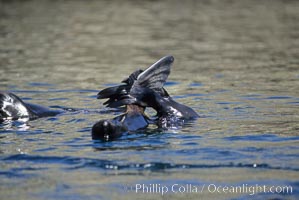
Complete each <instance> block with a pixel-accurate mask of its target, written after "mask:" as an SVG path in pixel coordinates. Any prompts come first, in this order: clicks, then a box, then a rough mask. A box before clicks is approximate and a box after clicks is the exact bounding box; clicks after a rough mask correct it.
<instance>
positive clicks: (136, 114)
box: [91, 105, 150, 141]
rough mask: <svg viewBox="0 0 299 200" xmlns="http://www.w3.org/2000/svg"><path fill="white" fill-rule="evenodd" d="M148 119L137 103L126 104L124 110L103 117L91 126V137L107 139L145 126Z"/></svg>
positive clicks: (148, 121)
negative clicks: (111, 115)
mask: <svg viewBox="0 0 299 200" xmlns="http://www.w3.org/2000/svg"><path fill="white" fill-rule="evenodd" d="M149 123H150V119H149V118H148V117H147V116H146V115H145V113H144V108H143V107H141V106H137V105H127V106H126V112H125V113H124V114H121V115H119V116H117V117H115V118H113V119H104V120H100V121H98V122H97V123H95V124H94V125H93V127H92V130H91V133H92V139H93V140H102V141H109V140H113V139H116V138H119V137H121V136H122V135H124V134H126V133H130V132H132V131H137V130H139V129H143V128H146V127H147V126H148V124H149Z"/></svg>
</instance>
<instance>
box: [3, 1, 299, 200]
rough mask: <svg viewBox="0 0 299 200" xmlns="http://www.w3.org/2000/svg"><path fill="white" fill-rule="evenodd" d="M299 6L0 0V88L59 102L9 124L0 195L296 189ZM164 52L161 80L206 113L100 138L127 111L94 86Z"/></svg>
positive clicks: (188, 194)
mask: <svg viewBox="0 0 299 200" xmlns="http://www.w3.org/2000/svg"><path fill="white" fill-rule="evenodd" d="M298 9H299V2H297V1H282V0H281V1H279V0H274V1H257V0H254V1H249V0H245V1H228V0H225V1H213V0H207V1H191V0H188V1H184V2H181V1H134V0H126V1H82V0H77V1H46V0H45V1H37V0H36V1H34V0H33V1H31V0H28V1H1V2H0V90H5V91H11V92H13V93H15V94H16V95H18V96H20V97H21V98H22V99H23V100H24V101H25V102H29V103H34V104H39V105H43V106H47V107H49V108H51V109H57V110H61V111H62V113H61V114H59V115H57V116H54V117H45V118H39V119H37V120H33V121H29V122H26V123H24V122H10V123H3V124H0V160H1V161H0V199H11V200H13V199H18V200H19V199H32V200H35V199H72V200H73V199H74V200H76V199H84V198H85V199H298V197H299V192H298V191H299V159H298V158H299V92H298V91H299V53H298V52H299V24H298V20H299V14H298ZM164 55H173V56H174V57H175V62H174V65H173V67H172V70H171V74H170V76H169V78H168V82H167V83H166V85H165V88H166V89H167V91H168V92H169V93H170V95H171V96H172V97H173V98H174V99H175V100H176V101H178V102H180V103H183V104H185V105H188V106H190V107H192V108H193V109H194V110H196V111H197V112H198V114H199V115H200V118H199V119H197V120H196V121H194V122H190V123H186V124H185V126H183V127H178V128H176V129H170V130H165V131H161V130H157V128H156V127H155V126H154V125H150V126H149V127H148V128H147V129H146V130H141V131H138V132H136V133H133V134H130V135H125V136H123V137H121V138H119V139H117V140H115V141H111V142H100V141H93V140H92V139H91V127H92V125H93V124H94V123H95V122H96V121H98V120H100V119H107V118H113V117H115V116H116V115H118V114H120V113H119V112H118V111H116V110H113V109H108V108H106V107H104V106H103V105H102V103H103V102H104V101H101V100H97V99H96V94H97V92H99V91H100V90H101V89H103V88H105V87H107V86H111V85H114V84H118V83H120V81H121V80H123V79H124V78H125V77H126V76H127V75H129V74H130V73H131V72H133V71H134V70H136V69H138V68H141V69H145V68H146V67H148V66H149V65H151V64H152V63H154V62H155V61H156V60H158V59H159V58H161V57H163V56H164ZM148 112H149V114H151V115H152V114H154V112H153V110H151V109H149V110H148Z"/></svg>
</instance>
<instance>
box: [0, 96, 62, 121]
mask: <svg viewBox="0 0 299 200" xmlns="http://www.w3.org/2000/svg"><path fill="white" fill-rule="evenodd" d="M61 112H62V111H59V110H50V109H48V108H46V107H43V106H40V105H35V104H30V103H25V102H24V101H22V100H21V98H19V97H18V96H17V95H15V94H13V93H10V92H2V91H0V122H3V121H5V120H23V121H27V120H33V119H36V118H39V117H47V116H54V115H57V114H59V113H61Z"/></svg>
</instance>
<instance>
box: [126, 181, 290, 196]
mask: <svg viewBox="0 0 299 200" xmlns="http://www.w3.org/2000/svg"><path fill="white" fill-rule="evenodd" d="M124 189H125V191H126V192H133V193H136V194H160V195H165V194H170V193H172V194H184V193H186V194H187V193H204V192H205V193H206V192H208V193H211V194H229V193H231V194H249V195H255V194H258V193H264V194H292V193H293V187H292V186H290V185H282V186H279V185H272V186H271V185H260V184H254V185H250V184H241V185H221V184H213V183H210V184H202V185H196V184H176V183H175V184H172V185H164V184H155V183H153V184H139V183H137V184H134V185H131V186H125V187H124Z"/></svg>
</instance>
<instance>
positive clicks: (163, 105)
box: [98, 56, 199, 128]
mask: <svg viewBox="0 0 299 200" xmlns="http://www.w3.org/2000/svg"><path fill="white" fill-rule="evenodd" d="M173 61H174V58H173V56H165V57H163V58H161V59H160V60H158V61H157V62H156V63H154V64H153V65H152V66H150V67H149V68H147V69H146V70H144V71H143V70H137V71H135V72H133V73H132V74H131V75H130V76H129V77H128V78H127V79H125V80H124V81H123V83H124V84H122V85H119V86H114V87H109V88H106V89H104V90H102V91H100V92H99V94H98V98H99V99H103V98H108V100H107V101H106V102H104V105H107V106H108V107H119V106H123V105H138V106H141V107H152V108H153V109H155V110H156V112H157V125H158V126H159V127H161V128H168V127H176V126H180V125H182V124H184V122H185V121H186V120H192V119H196V118H198V117H199V115H198V114H197V113H196V112H195V111H194V110H193V109H192V108H190V107H188V106H186V105H183V104H181V103H178V102H176V101H175V100H174V99H173V98H171V97H170V96H169V94H168V92H167V91H166V90H165V89H164V88H163V85H164V83H165V82H166V80H167V77H168V75H169V74H170V67H171V65H172V63H173Z"/></svg>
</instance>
